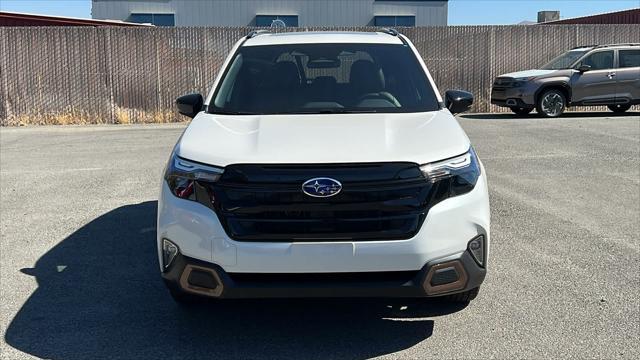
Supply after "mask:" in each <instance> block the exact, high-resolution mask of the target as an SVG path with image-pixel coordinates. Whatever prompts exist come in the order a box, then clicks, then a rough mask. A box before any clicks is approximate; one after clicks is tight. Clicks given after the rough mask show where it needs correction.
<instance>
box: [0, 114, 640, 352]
mask: <svg viewBox="0 0 640 360" xmlns="http://www.w3.org/2000/svg"><path fill="white" fill-rule="evenodd" d="M460 122H461V124H462V126H463V127H464V128H465V130H466V131H467V133H468V135H469V137H470V138H471V140H472V142H473V143H474V145H475V148H476V151H477V153H478V155H479V156H480V158H481V159H482V161H483V162H484V165H485V168H486V171H487V174H488V178H489V187H490V195H491V205H492V236H493V237H492V249H491V259H490V268H489V273H488V276H487V279H486V281H485V284H484V285H483V286H482V289H481V292H480V295H479V296H478V298H477V299H476V300H475V301H474V302H472V303H471V304H470V305H469V306H466V307H464V306H452V305H448V304H445V303H442V302H439V301H426V300H394V301H390V300H362V299H331V300H317V299H306V300H305V299H302V300H286V299H285V300H251V301H248V300H247V301H245V300H243V301H225V302H222V303H219V302H218V303H211V304H205V305H200V306H197V307H194V308H192V309H189V310H184V309H182V308H180V307H178V306H177V305H175V304H174V303H173V301H172V300H171V298H170V297H169V295H168V293H167V292H166V290H165V289H164V286H163V284H162V282H161V280H160V276H159V274H158V266H157V260H156V252H155V216H156V210H155V207H156V199H157V193H158V188H159V184H160V177H161V173H162V170H163V167H164V164H165V162H166V160H167V158H168V156H169V152H170V151H171V148H172V146H173V144H174V143H175V141H176V140H177V138H178V136H179V135H180V133H181V131H182V130H183V128H184V126H185V125H183V124H178V125H148V126H85V127H76V126H69V127H32V128H3V129H0V180H1V181H0V215H1V218H0V220H1V221H0V230H1V237H2V239H1V243H0V310H1V317H0V322H1V323H0V326H1V327H0V330H1V332H2V335H3V337H2V341H1V342H0V358H3V359H22V358H30V357H42V358H51V359H101V358H123V359H157V358H162V359H173V358H176V359H178V358H185V359H187V358H188V359H203V358H216V359H224V358H273V359H276V358H277V359H282V358H300V359H328V358H336V359H364V358H371V357H383V358H389V359H418V358H580V359H583V358H630V359H637V358H640V342H639V341H638V339H640V301H639V299H640V239H639V238H640V235H639V234H640V113H632V114H628V115H627V116H613V115H611V114H608V113H601V114H578V115H576V114H568V115H567V116H564V117H562V118H560V119H538V118H535V117H529V118H525V119H516V118H514V117H512V116H510V115H486V114H482V115H473V114H471V115H465V116H463V117H461V118H460Z"/></svg>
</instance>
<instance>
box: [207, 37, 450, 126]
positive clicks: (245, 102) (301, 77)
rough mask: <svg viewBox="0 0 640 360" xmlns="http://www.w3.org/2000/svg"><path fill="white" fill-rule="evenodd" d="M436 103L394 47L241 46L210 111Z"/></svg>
mask: <svg viewBox="0 0 640 360" xmlns="http://www.w3.org/2000/svg"><path fill="white" fill-rule="evenodd" d="M438 109H439V104H438V100H437V98H436V95H435V93H434V90H433V88H432V87H431V85H430V83H429V81H428V79H427V76H426V74H425V72H424V71H423V69H422V67H421V66H420V64H419V63H418V60H417V59H416V57H415V55H414V53H413V51H411V49H410V48H409V47H408V46H405V45H400V44H398V45H393V44H292V45H266V46H246V47H241V48H240V50H239V51H238V53H237V54H236V55H235V57H234V59H233V60H232V62H231V65H230V66H229V67H228V68H227V70H226V73H225V74H224V76H223V78H222V80H221V81H220V84H219V85H218V88H217V89H216V92H215V95H214V97H213V101H212V102H211V104H210V106H209V112H212V113H219V114H287V113H334V112H335V113H341V112H354V113H359V112H421V111H435V110H438Z"/></svg>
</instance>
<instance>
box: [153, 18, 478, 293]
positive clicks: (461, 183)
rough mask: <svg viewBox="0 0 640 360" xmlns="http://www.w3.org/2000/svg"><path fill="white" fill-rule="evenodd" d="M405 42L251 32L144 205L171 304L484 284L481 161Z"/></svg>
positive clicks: (194, 113) (197, 100)
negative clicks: (153, 203)
mask: <svg viewBox="0 0 640 360" xmlns="http://www.w3.org/2000/svg"><path fill="white" fill-rule="evenodd" d="M472 102H473V97H472V95H471V94H469V93H467V92H463V91H448V92H447V93H446V95H445V100H444V101H443V100H442V99H441V97H440V95H439V93H438V90H437V88H436V85H435V84H434V82H433V79H432V78H431V75H430V74H429V71H428V70H427V68H426V66H425V64H424V62H423V61H422V59H421V57H420V55H419V53H418V52H417V50H416V48H415V47H414V46H413V44H412V43H411V42H410V41H409V40H408V39H407V38H406V37H405V36H403V35H401V34H398V33H397V32H396V31H394V30H384V31H381V32H376V33H357V32H305V33H280V34H271V33H266V32H253V33H251V34H249V35H248V36H247V37H245V38H243V39H241V40H240V41H239V42H238V43H237V44H236V45H235V47H234V48H233V50H232V51H231V54H230V55H229V57H228V58H227V60H226V61H225V63H224V65H223V67H222V71H221V72H220V74H219V75H218V77H217V79H216V81H215V84H214V85H213V88H212V90H211V92H210V93H209V96H207V98H206V99H203V98H202V96H200V95H198V94H193V95H186V96H183V97H181V98H179V99H178V100H177V104H178V108H179V111H180V113H182V114H184V115H187V116H190V117H192V118H193V120H192V121H191V123H190V124H189V126H188V127H187V129H186V130H185V131H184V133H183V134H182V136H181V137H180V139H179V140H178V143H177V144H176V146H175V148H174V150H173V153H172V154H171V158H170V160H169V162H168V164H167V168H166V171H165V174H164V179H163V181H162V186H161V191H160V199H159V202H158V233H157V236H158V257H159V259H160V270H161V271H162V277H163V278H164V280H165V283H166V285H167V286H168V288H169V290H170V292H171V294H172V295H173V297H174V298H175V299H176V300H178V301H181V302H182V301H186V300H191V299H192V298H193V297H194V295H201V296H208V297H213V298H246V297H324V296H331V297H333V296H336V297H345V296H347V297H348V296H360V297H433V296H445V295H446V296H447V298H448V299H450V300H454V301H462V302H468V301H470V300H472V299H473V298H475V296H476V295H477V293H478V288H479V286H480V284H481V283H482V281H483V280H484V277H485V274H486V268H487V258H488V252H489V197H488V193H487V182H486V176H485V172H484V168H483V167H482V164H481V162H480V161H479V160H478V158H477V156H476V154H475V152H474V150H473V148H472V147H471V144H470V142H469V139H468V138H467V136H466V134H465V133H464V131H463V130H462V128H461V127H460V125H459V124H458V122H457V121H456V119H455V117H454V116H453V115H452V113H457V112H461V111H465V110H467V109H468V108H469V106H470V105H471V103H472Z"/></svg>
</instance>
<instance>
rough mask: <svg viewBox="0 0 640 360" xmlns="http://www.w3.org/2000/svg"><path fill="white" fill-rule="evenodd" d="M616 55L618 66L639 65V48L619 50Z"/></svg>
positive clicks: (629, 66)
mask: <svg viewBox="0 0 640 360" xmlns="http://www.w3.org/2000/svg"><path fill="white" fill-rule="evenodd" d="M618 56H619V57H620V66H619V67H621V68H631V67H640V50H620V51H619V52H618Z"/></svg>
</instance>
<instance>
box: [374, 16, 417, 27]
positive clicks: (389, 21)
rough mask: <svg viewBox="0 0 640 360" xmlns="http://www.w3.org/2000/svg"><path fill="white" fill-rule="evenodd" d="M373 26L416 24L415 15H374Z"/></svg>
mask: <svg viewBox="0 0 640 360" xmlns="http://www.w3.org/2000/svg"><path fill="white" fill-rule="evenodd" d="M374 25H375V26H416V17H415V16H393V15H391V16H376V17H375V19H374Z"/></svg>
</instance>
